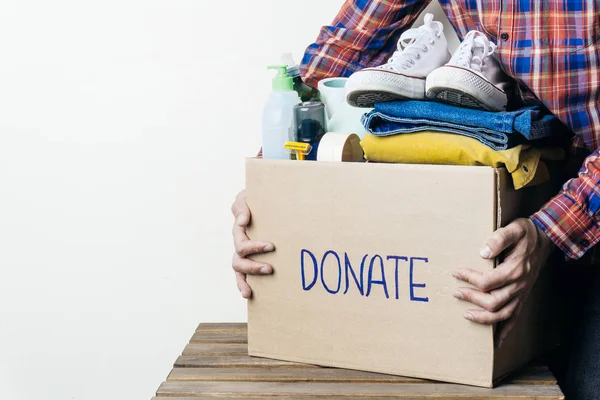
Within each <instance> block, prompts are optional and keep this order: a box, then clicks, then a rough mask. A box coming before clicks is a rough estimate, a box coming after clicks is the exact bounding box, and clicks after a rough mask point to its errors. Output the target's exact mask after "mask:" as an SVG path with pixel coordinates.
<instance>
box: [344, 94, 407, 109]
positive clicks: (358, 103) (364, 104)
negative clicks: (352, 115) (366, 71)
mask: <svg viewBox="0 0 600 400" xmlns="http://www.w3.org/2000/svg"><path fill="white" fill-rule="evenodd" d="M408 99H410V97H406V96H402V95H399V94H397V93H392V92H387V91H375V90H357V91H354V92H350V93H348V97H347V98H346V100H347V101H348V104H350V105H351V106H353V107H361V108H370V107H373V106H374V105H375V103H384V102H387V101H397V100H408Z"/></svg>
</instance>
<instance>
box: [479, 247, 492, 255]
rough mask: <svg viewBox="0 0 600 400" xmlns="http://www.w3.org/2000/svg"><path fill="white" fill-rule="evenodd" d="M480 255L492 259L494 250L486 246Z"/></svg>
mask: <svg viewBox="0 0 600 400" xmlns="http://www.w3.org/2000/svg"><path fill="white" fill-rule="evenodd" d="M479 255H480V256H481V257H483V258H490V257H491V256H492V250H491V249H490V248H489V247H488V246H485V247H484V248H483V249H481V250H480V251H479Z"/></svg>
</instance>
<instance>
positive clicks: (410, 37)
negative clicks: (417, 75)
mask: <svg viewBox="0 0 600 400" xmlns="http://www.w3.org/2000/svg"><path fill="white" fill-rule="evenodd" d="M434 27H437V30H436V29H434ZM443 30H444V25H442V23H441V22H439V21H434V20H433V14H429V13H428V14H426V15H425V21H424V24H423V25H421V26H420V27H418V28H413V29H409V30H407V31H405V32H404V33H403V34H402V36H400V40H398V50H396V51H395V52H394V54H392V56H391V57H390V59H389V60H388V62H387V63H388V64H393V65H394V67H400V69H407V68H410V67H411V66H412V65H414V64H415V59H417V60H418V59H420V58H421V53H422V52H427V46H425V45H423V44H420V43H417V41H418V40H419V39H421V38H422V37H423V36H429V44H433V43H434V38H436V37H438V38H439V37H440V36H441V35H442V32H443Z"/></svg>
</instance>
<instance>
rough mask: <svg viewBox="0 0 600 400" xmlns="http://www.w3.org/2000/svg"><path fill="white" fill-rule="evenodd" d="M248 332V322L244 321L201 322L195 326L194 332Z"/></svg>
mask: <svg viewBox="0 0 600 400" xmlns="http://www.w3.org/2000/svg"><path fill="white" fill-rule="evenodd" d="M224 331H229V332H230V331H236V332H248V324H247V323H245V322H202V323H201V324H199V325H198V327H197V328H196V332H224Z"/></svg>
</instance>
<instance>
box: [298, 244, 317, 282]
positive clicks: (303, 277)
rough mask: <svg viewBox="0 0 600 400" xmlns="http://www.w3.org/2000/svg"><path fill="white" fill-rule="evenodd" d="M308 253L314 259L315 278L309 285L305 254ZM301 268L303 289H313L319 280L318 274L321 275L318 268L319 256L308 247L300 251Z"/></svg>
mask: <svg viewBox="0 0 600 400" xmlns="http://www.w3.org/2000/svg"><path fill="white" fill-rule="evenodd" d="M306 254H308V255H309V256H310V258H311V259H312V262H313V268H314V272H313V280H312V281H311V282H310V283H309V284H308V286H307V285H306V276H305V273H304V255H306ZM300 268H301V272H302V289H304V290H310V289H312V287H313V286H315V283H316V282H317V275H319V270H318V266H317V258H316V257H315V255H314V254H313V253H311V252H310V251H308V250H306V249H302V251H301V252H300Z"/></svg>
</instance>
